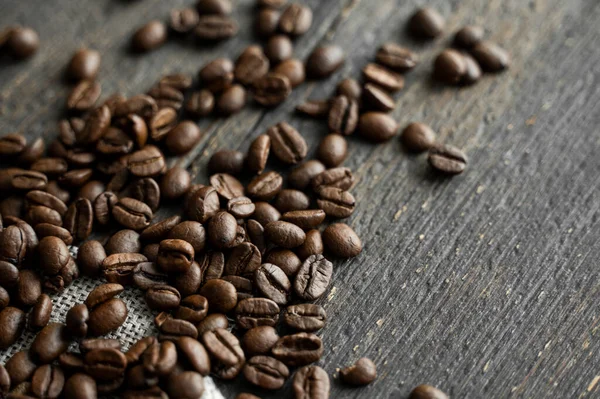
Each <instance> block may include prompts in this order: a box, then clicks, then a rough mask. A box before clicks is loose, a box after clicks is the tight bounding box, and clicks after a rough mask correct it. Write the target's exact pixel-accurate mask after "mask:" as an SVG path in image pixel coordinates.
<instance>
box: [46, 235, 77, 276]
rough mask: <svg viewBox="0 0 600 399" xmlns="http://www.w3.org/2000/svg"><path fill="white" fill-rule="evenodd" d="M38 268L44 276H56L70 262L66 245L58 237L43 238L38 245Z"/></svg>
mask: <svg viewBox="0 0 600 399" xmlns="http://www.w3.org/2000/svg"><path fill="white" fill-rule="evenodd" d="M38 251H39V255H40V267H41V269H42V271H43V272H44V273H46V274H57V273H58V272H60V270H61V269H62V268H63V267H65V266H66V265H67V263H69V262H71V261H72V259H71V254H70V253H69V248H67V245H66V244H65V243H64V242H63V241H62V240H61V239H60V238H58V237H45V238H43V239H42V240H41V241H40V243H39V245H38Z"/></svg>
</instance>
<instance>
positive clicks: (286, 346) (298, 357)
mask: <svg viewBox="0 0 600 399" xmlns="http://www.w3.org/2000/svg"><path fill="white" fill-rule="evenodd" d="M271 352H272V353H273V356H274V357H275V358H276V359H278V360H281V361H282V362H283V363H285V364H286V365H288V366H304V365H306V364H309V363H313V362H316V361H318V360H319V359H320V358H321V356H322V355H323V342H322V341H321V338H319V337H317V336H316V335H314V334H311V333H304V332H301V333H297V334H292V335H287V336H285V337H281V338H280V339H279V341H277V343H276V344H275V346H274V347H273V349H272V350H271Z"/></svg>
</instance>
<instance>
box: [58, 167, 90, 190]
mask: <svg viewBox="0 0 600 399" xmlns="http://www.w3.org/2000/svg"><path fill="white" fill-rule="evenodd" d="M93 173H94V171H93V170H92V169H74V170H70V171H68V172H66V173H65V174H63V175H62V176H60V177H59V178H58V182H59V183H60V184H61V185H62V186H63V187H70V188H77V187H81V186H83V185H84V184H85V183H87V182H88V180H90V179H91V178H92V174H93Z"/></svg>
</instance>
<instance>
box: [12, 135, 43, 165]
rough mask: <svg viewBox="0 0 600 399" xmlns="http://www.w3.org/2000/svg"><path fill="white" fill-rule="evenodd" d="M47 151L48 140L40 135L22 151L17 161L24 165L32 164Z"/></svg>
mask: <svg viewBox="0 0 600 399" xmlns="http://www.w3.org/2000/svg"><path fill="white" fill-rule="evenodd" d="M45 152H46V142H45V141H44V139H43V138H41V137H38V138H37V139H35V140H34V141H33V142H32V143H30V144H28V145H27V147H25V148H24V149H23V151H21V153H20V154H19V158H18V159H17V162H19V163H20V164H24V165H31V164H32V163H34V162H35V161H37V160H38V159H40V158H41V157H42V156H43V155H44V153H45Z"/></svg>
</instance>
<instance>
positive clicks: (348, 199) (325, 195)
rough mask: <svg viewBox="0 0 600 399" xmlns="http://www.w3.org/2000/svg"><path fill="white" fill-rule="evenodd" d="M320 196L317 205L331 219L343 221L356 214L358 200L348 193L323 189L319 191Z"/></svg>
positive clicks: (337, 189) (330, 188) (333, 188)
mask: <svg viewBox="0 0 600 399" xmlns="http://www.w3.org/2000/svg"><path fill="white" fill-rule="evenodd" d="M318 195H319V198H318V199H317V205H318V206H319V208H321V209H322V210H323V211H325V214H326V215H327V216H328V217H330V218H333V219H343V218H347V217H349V216H350V215H352V213H353V212H354V208H355V206H356V200H355V199H354V196H353V195H352V194H350V193H349V192H348V191H344V190H342V189H339V188H335V187H321V188H319V190H318ZM312 227H316V226H312Z"/></svg>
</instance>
